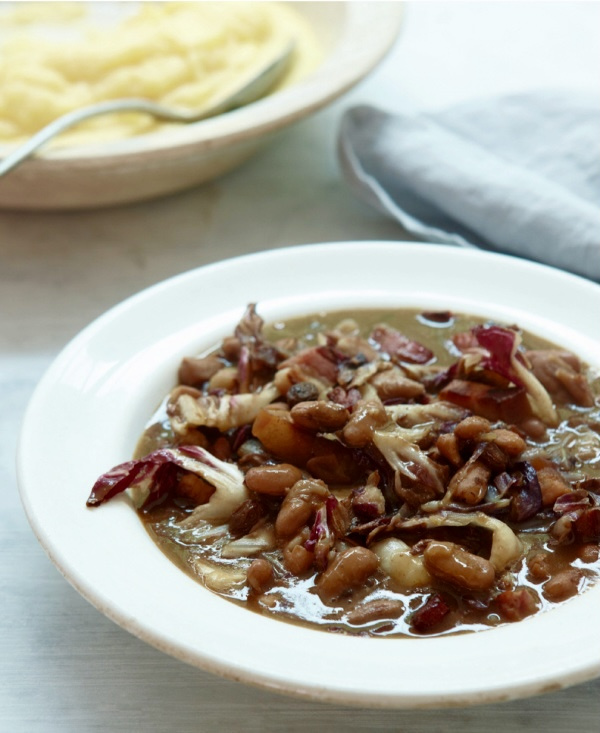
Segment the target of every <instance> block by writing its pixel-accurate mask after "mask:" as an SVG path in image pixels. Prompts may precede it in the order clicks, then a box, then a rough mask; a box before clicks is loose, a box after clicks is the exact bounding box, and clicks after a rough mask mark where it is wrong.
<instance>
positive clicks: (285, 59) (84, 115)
mask: <svg viewBox="0 0 600 733" xmlns="http://www.w3.org/2000/svg"><path fill="white" fill-rule="evenodd" d="M293 50H294V44H293V43H290V44H289V45H288V46H286V48H285V49H284V50H283V52H282V53H281V54H279V56H277V57H276V58H275V59H273V60H272V61H269V63H268V64H267V65H266V66H265V67H264V68H263V69H261V70H260V71H259V72H258V73H257V74H256V75H255V76H253V77H252V79H251V80H250V81H249V82H247V83H245V84H244V85H243V86H242V87H241V88H240V89H238V90H237V91H235V92H234V93H233V94H231V95H229V96H228V97H227V98H226V99H224V100H222V101H220V102H218V103H217V104H215V105H213V106H212V107H208V108H205V109H204V110H202V111H201V112H194V111H187V110H180V109H175V108H173V107H166V106H164V105H162V104H157V103H155V102H150V101H149V100H147V99H135V98H131V99H113V100H110V101H108V102H99V103H98V104H92V105H89V106H88V107H81V108H80V109H76V110H73V111H72V112H67V114H64V115H62V116H61V117H58V118H57V119H56V120H54V121H53V122H50V123H49V124H48V125H46V126H45V127H42V129H41V130H39V131H38V132H36V133H35V135H33V136H32V137H31V138H29V140H27V142H25V143H23V144H22V145H19V146H18V147H17V148H15V149H14V150H13V151H12V152H11V153H9V154H8V155H7V156H6V157H5V158H4V159H3V160H2V161H1V162H0V176H3V175H5V174H6V173H8V172H9V171H11V170H13V168H15V167H16V166H17V165H19V163H21V162H22V161H23V160H25V159H26V158H28V157H29V156H30V155H32V154H33V153H34V152H35V151H36V150H38V149H39V148H40V147H42V145H45V143H47V142H48V141H49V140H51V139H52V138H53V137H55V136H56V135H58V134H59V133H61V132H64V131H65V130H67V129H68V128H69V127H73V125H76V124H78V123H79V122H82V121H83V120H87V119H89V118H90V117H97V116H98V115H106V114H111V113H114V112H146V113H147V114H150V115H153V116H154V117H157V118H158V119H161V120H169V121H171V122H184V123H189V122H199V121H200V120H205V119H207V118H209V117H216V116H217V115H220V114H223V113H224V112H230V111H231V110H234V109H237V108H238V107H243V106H244V105H246V104H250V103H251V102H255V101H256V100H257V99H260V98H261V97H262V96H264V95H265V94H266V93H267V92H268V91H269V90H270V89H271V88H272V87H273V86H274V85H275V83H276V82H277V81H279V79H280V78H281V77H282V76H283V74H284V73H285V71H286V70H287V68H288V66H289V63H290V60H291V57H292V52H293Z"/></svg>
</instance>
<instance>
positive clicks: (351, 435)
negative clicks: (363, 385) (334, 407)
mask: <svg viewBox="0 0 600 733" xmlns="http://www.w3.org/2000/svg"><path fill="white" fill-rule="evenodd" d="M388 419H389V418H388V415H387V412H386V411H385V408H384V406H383V405H382V404H381V402H378V401H375V400H365V401H361V402H358V403H357V405H356V407H355V408H354V410H353V412H352V415H351V416H350V420H349V421H348V422H347V423H346V426H345V427H344V430H343V437H344V440H345V441H346V443H348V445H351V446H353V447H355V448H362V447H364V446H365V445H367V444H368V443H370V442H371V440H372V437H373V431H374V430H375V429H376V428H380V427H383V425H385V424H386V422H388Z"/></svg>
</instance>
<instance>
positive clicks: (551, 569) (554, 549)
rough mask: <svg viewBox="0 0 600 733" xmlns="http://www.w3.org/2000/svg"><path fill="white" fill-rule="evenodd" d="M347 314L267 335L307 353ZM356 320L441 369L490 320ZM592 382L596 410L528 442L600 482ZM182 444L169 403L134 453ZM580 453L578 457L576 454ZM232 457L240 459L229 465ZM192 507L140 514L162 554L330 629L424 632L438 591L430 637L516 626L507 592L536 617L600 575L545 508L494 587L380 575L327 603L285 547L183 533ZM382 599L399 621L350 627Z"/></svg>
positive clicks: (250, 600) (480, 540)
mask: <svg viewBox="0 0 600 733" xmlns="http://www.w3.org/2000/svg"><path fill="white" fill-rule="evenodd" d="M348 317H349V314H347V313H340V312H335V313H319V314H317V315H313V316H308V317H305V318H297V319H291V320H289V321H286V322H276V323H273V324H271V325H269V326H267V327H265V328H264V331H263V334H264V336H265V337H266V339H268V340H269V341H281V340H286V339H297V340H298V346H297V348H303V347H309V346H313V345H315V344H317V343H318V341H319V338H320V336H319V334H322V333H323V332H325V331H328V330H331V329H333V328H334V327H335V326H336V324H338V323H339V322H340V321H341V320H343V319H344V318H348ZM351 317H352V318H353V319H355V320H356V321H358V323H359V325H360V328H361V334H363V335H365V334H368V333H369V332H370V331H371V329H372V328H373V327H374V326H375V325H376V324H379V323H382V322H383V323H385V324H387V325H389V326H391V327H392V328H396V329H398V330H400V331H402V333H404V334H405V335H406V336H408V337H409V338H410V339H412V340H415V341H418V342H420V343H423V344H425V345H426V346H428V347H429V348H430V349H431V350H432V351H433V352H434V353H435V364H437V365H440V366H443V367H445V366H448V365H449V364H451V363H452V362H454V361H456V359H457V357H458V356H459V355H460V352H459V351H458V350H457V349H456V347H455V346H454V345H453V343H452V340H451V339H452V336H453V335H454V334H456V333H458V332H463V331H465V330H468V329H470V328H471V327H473V326H475V325H478V324H481V323H483V321H482V319H479V318H476V317H472V316H464V315H453V316H452V318H451V319H449V320H448V321H447V322H441V323H440V322H435V321H433V320H431V319H429V320H428V319H427V318H426V317H424V316H423V314H421V313H420V312H419V311H416V310H401V311H394V310H372V311H371V310H365V311H360V312H353V313H352V314H351ZM523 345H524V347H525V348H526V349H528V350H529V349H548V348H556V347H553V346H552V345H551V344H549V343H548V342H546V341H544V340H543V339H540V338H538V337H536V336H534V335H532V334H528V333H524V334H523ZM588 378H589V381H590V383H591V384H592V386H593V392H594V395H595V398H596V405H595V407H593V408H585V409H584V408H578V407H571V406H569V407H561V408H560V409H559V415H560V424H559V425H558V427H556V428H550V429H548V431H547V436H546V438H545V439H544V440H543V441H541V442H536V441H535V440H533V439H528V440H527V443H528V447H527V449H526V451H525V455H527V456H529V455H530V454H533V455H535V454H538V453H540V452H542V453H546V454H548V455H549V456H550V457H551V459H552V460H554V461H555V462H557V463H560V466H561V470H563V471H564V472H565V473H568V475H569V476H570V477H573V476H578V477H580V479H581V478H589V479H598V478H600V438H598V429H599V426H600V411H599V409H598V395H599V394H600V380H598V378H597V375H594V374H592V373H591V372H589V371H588ZM575 418H576V419H577V420H580V421H581V423H582V424H581V425H579V426H578V425H575V426H574V425H573V424H572V423H573V422H574V419H575ZM590 425H591V427H590ZM205 432H206V433H207V435H208V440H209V442H210V440H213V439H214V438H215V434H214V431H213V429H209V430H207V431H205ZM586 441H587V443H586ZM175 444H176V440H175V437H174V435H173V432H172V430H171V429H170V426H169V421H168V418H167V417H166V413H165V403H163V405H162V406H161V408H160V409H159V410H158V411H157V413H156V414H155V416H154V417H153V418H152V420H151V421H150V423H149V426H148V428H147V429H146V431H145V432H144V434H143V436H142V437H141V439H140V443H139V445H138V449H137V451H136V456H137V457H141V456H144V455H146V454H147V453H149V452H151V451H152V450H155V449H157V448H161V447H165V446H171V445H175ZM578 452H579V453H580V454H581V455H578ZM235 459H236V455H235V454H234V455H232V456H231V460H235ZM352 488H353V487H352V486H344V487H331V491H332V493H333V494H334V495H335V496H337V497H338V499H340V500H343V499H344V497H347V496H348V495H349V493H350V492H351V490H352ZM276 509H277V507H276V506H275V505H273V506H272V507H271V508H270V509H269V510H268V511H267V518H266V521H267V522H270V521H274V518H275V515H276ZM192 510H193V507H192V506H191V505H189V504H187V503H186V502H185V501H182V500H181V498H180V497H179V498H178V497H170V498H169V499H167V500H166V501H164V502H163V503H161V504H160V505H158V506H156V507H154V508H151V509H146V510H141V511H140V516H141V518H142V520H143V522H144V523H145V526H146V528H147V529H148V531H149V533H150V535H151V536H152V537H153V539H154V540H155V541H156V542H157V544H158V546H159V547H160V548H161V550H162V551H163V552H165V553H166V554H167V555H168V557H169V558H170V559H171V560H172V561H173V562H175V564H176V565H178V567H180V568H181V569H183V570H184V571H185V572H187V573H189V574H190V575H192V576H193V577H194V578H196V579H197V580H199V581H200V582H201V583H203V584H204V585H205V586H206V587H207V588H209V589H210V590H213V591H214V592H216V593H218V594H219V595H221V596H222V597H224V598H227V599H229V600H231V601H233V602H235V603H237V604H240V605H243V606H245V607H246V608H248V609H250V610H253V611H255V612H259V613H262V614H265V615H268V616H272V617H274V618H277V619H280V620H284V621H291V622H294V623H300V624H303V625H308V626H311V627H314V628H323V629H327V630H329V631H333V632H343V633H348V634H359V635H370V636H375V637H383V636H415V635H419V633H418V632H417V631H415V630H414V629H413V628H411V623H410V620H411V614H412V613H413V612H414V611H415V610H417V609H418V608H420V607H422V606H423V604H424V603H425V602H426V601H427V599H428V598H429V597H431V595H432V593H438V592H439V593H441V594H443V596H444V598H445V599H446V601H447V603H448V604H449V607H450V611H449V613H447V614H446V616H445V618H444V619H443V621H442V622H441V623H440V624H438V625H436V627H435V629H434V630H432V631H431V633H432V634H446V633H457V632H466V631H474V630H482V629H486V628H490V627H494V626H497V625H499V624H503V623H506V622H507V621H509V620H510V619H508V618H507V617H506V615H503V614H502V612H501V611H500V609H499V607H498V603H497V596H498V594H499V593H501V592H502V591H503V590H511V589H515V588H518V589H522V588H526V589H529V591H531V593H532V594H533V597H534V598H535V600H536V606H537V611H536V612H538V613H539V612H543V611H547V610H548V609H550V608H552V607H553V606H554V605H556V603H558V602H560V600H562V599H560V600H559V599H557V598H556V597H555V596H556V593H555V594H554V596H553V595H552V594H549V593H547V592H545V590H544V588H545V585H544V584H546V583H547V582H548V580H549V579H551V578H556V576H558V575H560V574H561V573H565V572H567V571H569V572H576V573H577V575H578V581H577V583H576V585H577V592H582V591H584V590H585V589H586V588H587V587H588V586H589V585H591V584H592V583H595V582H597V580H598V576H599V575H600V561H599V560H598V551H597V545H598V543H597V542H596V541H593V542H592V541H590V542H580V543H575V544H567V545H564V544H560V545H557V544H555V543H553V542H552V541H551V538H550V536H549V534H548V532H549V529H550V527H551V526H552V524H553V522H554V521H555V520H556V516H554V515H553V514H552V512H551V510H550V509H543V510H541V511H540V512H539V513H538V514H537V515H536V516H535V517H533V518H532V519H530V520H528V521H526V522H523V523H518V522H511V521H510V520H507V524H508V525H509V526H510V527H511V528H512V529H513V530H514V531H515V532H516V533H518V536H519V538H520V539H521V541H522V542H523V545H524V547H525V550H524V552H523V554H522V557H521V558H520V559H519V560H518V561H516V562H514V563H513V564H512V565H511V566H510V567H509V568H507V569H506V571H504V572H502V573H501V574H499V577H498V578H496V581H495V583H494V586H493V587H492V589H490V590H486V591H465V590H464V589H459V588H457V587H456V586H455V585H453V584H451V583H448V582H445V581H443V580H440V579H439V578H438V579H434V582H433V583H432V584H431V585H429V586H427V587H422V588H419V587H417V588H414V589H412V590H410V591H407V590H405V589H402V588H399V587H398V585H397V583H396V582H395V581H394V580H393V579H392V578H391V577H389V576H386V575H385V574H384V573H383V572H382V571H381V570H378V571H377V572H376V573H375V574H373V575H372V576H371V577H369V578H368V580H367V581H366V582H365V583H364V584H363V585H362V586H361V587H359V588H357V589H355V590H353V591H352V592H349V593H346V594H343V595H341V596H340V597H339V598H337V599H336V600H335V601H332V602H327V603H325V602H323V601H322V600H321V598H320V597H319V595H318V594H317V593H316V592H315V587H314V582H315V579H316V577H317V576H318V574H319V573H318V571H317V570H315V569H314V568H311V569H310V570H309V571H307V572H306V573H304V574H302V575H301V576H300V577H296V576H295V575H293V574H292V573H290V572H289V571H288V570H287V569H286V567H285V564H284V562H283V560H282V552H281V545H282V543H281V542H280V541H279V542H278V543H277V544H278V546H277V547H276V548H275V549H269V550H267V551H264V552H262V553H259V554H253V555H251V556H250V557H240V558H230V557H223V556H222V555H221V553H222V550H223V548H224V547H225V546H226V545H228V543H229V542H231V540H232V539H233V538H232V534H231V532H230V531H229V528H228V525H227V524H225V525H222V526H220V527H219V526H217V527H214V526H213V525H210V524H208V523H205V524H203V525H202V526H200V527H196V528H194V529H184V528H182V527H181V526H180V525H179V522H180V521H181V520H182V519H184V518H185V517H187V516H189V515H190V513H191V512H192ZM424 536H426V537H427V538H430V539H431V538H434V539H435V538H436V532H432V531H431V530H430V531H428V532H421V533H418V532H417V533H414V535H412V536H410V534H407V533H404V534H403V536H402V538H403V539H404V540H405V541H407V542H408V543H409V544H411V543H412V542H417V541H418V540H419V539H420V538H422V537H424ZM437 538H438V539H440V538H441V539H450V540H451V541H455V542H457V543H458V544H460V545H461V546H463V547H468V548H470V549H472V550H473V553H474V554H477V555H480V556H485V554H486V552H487V553H488V554H489V533H488V532H487V531H473V530H465V528H450V529H448V528H446V529H445V530H443V531H440V532H437ZM352 541H360V538H357V537H352ZM540 553H541V554H543V556H544V565H545V566H546V567H547V573H548V576H547V577H540V574H539V572H538V577H535V576H534V574H533V573H532V571H531V568H530V563H531V559H532V557H533V556H535V555H536V554H537V555H539V554H540ZM256 557H264V558H265V559H266V560H268V561H269V562H270V563H271V565H272V567H273V568H274V571H275V577H276V580H275V583H274V585H273V587H271V588H270V589H269V590H267V591H266V592H264V593H256V592H254V591H252V590H251V589H249V587H248V584H247V582H246V571H247V569H248V567H249V565H250V563H251V561H252V560H253V559H255V558H256ZM546 587H547V586H546ZM381 600H388V601H394V602H395V603H396V611H395V614H396V615H395V617H392V616H384V617H383V618H377V619H373V620H366V621H364V623H358V624H357V623H350V622H349V618H348V616H349V614H351V613H352V612H353V610H354V609H356V608H357V607H359V606H361V604H364V603H367V602H371V601H381ZM396 612H397V613H396Z"/></svg>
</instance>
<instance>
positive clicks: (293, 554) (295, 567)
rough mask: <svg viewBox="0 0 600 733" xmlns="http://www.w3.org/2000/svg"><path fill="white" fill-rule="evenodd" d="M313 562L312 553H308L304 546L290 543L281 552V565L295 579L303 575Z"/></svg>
mask: <svg viewBox="0 0 600 733" xmlns="http://www.w3.org/2000/svg"><path fill="white" fill-rule="evenodd" d="M312 562H313V553H312V552H309V551H308V550H307V549H306V548H305V547H304V545H301V544H295V543H293V542H291V543H290V544H289V545H288V546H287V547H285V548H284V550H283V564H284V565H285V568H286V570H289V571H290V573H292V575H295V576H297V577H299V576H301V575H304V573H305V572H306V571H307V570H308V569H309V568H310V566H311V565H312Z"/></svg>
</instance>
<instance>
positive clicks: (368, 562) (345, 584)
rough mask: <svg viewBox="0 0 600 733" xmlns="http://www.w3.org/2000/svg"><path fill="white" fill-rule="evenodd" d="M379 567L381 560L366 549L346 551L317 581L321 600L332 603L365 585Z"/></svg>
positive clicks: (330, 564)
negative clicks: (346, 593)
mask: <svg viewBox="0 0 600 733" xmlns="http://www.w3.org/2000/svg"><path fill="white" fill-rule="evenodd" d="M378 565H379V558H378V557H377V555H376V554H375V553H374V552H371V550H368V549H367V548H366V547H351V548H350V549H348V550H344V551H343V552H340V553H339V554H338V555H336V556H335V557H334V559H333V560H332V561H331V562H330V563H329V566H328V567H327V570H325V571H324V572H323V573H322V574H321V576H320V577H319V578H318V579H317V581H316V584H315V586H316V589H317V593H318V594H319V596H320V597H321V600H323V601H325V602H328V601H332V600H334V599H335V598H338V597H339V596H341V595H342V593H344V592H346V591H350V590H354V589H355V588H358V587H359V586H361V585H363V583H364V582H365V581H366V580H367V578H369V577H370V576H371V575H373V573H374V572H375V571H376V570H377V566H378Z"/></svg>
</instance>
